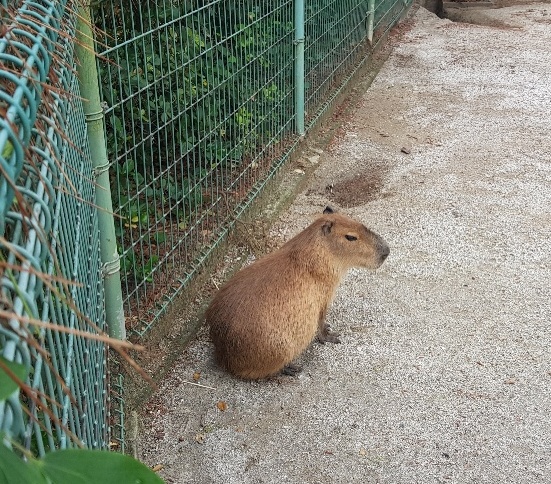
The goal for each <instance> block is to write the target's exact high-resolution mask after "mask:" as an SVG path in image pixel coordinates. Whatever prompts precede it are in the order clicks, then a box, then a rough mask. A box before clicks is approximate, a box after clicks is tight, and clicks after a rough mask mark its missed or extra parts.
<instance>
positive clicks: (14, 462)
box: [0, 434, 47, 484]
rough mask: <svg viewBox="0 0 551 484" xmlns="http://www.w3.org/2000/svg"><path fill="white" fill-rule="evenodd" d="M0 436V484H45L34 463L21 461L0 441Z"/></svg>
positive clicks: (0, 437) (0, 436) (44, 479)
mask: <svg viewBox="0 0 551 484" xmlns="http://www.w3.org/2000/svg"><path fill="white" fill-rule="evenodd" d="M2 438H3V435H1V434H0V483H1V484H4V483H5V484H11V483H14V484H15V483H17V484H46V483H47V481H46V478H45V477H44V476H43V475H42V474H40V471H39V469H38V468H37V466H36V465H35V462H34V461H31V463H27V462H24V461H22V460H21V459H20V458H19V457H18V456H17V455H15V453H14V452H13V451H12V450H10V449H8V448H7V447H6V446H5V445H4V444H3V443H2V441H1V439H2Z"/></svg>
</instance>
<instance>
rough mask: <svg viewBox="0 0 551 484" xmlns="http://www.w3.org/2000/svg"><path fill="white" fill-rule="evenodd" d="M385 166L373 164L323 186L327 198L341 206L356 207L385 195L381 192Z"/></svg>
mask: <svg viewBox="0 0 551 484" xmlns="http://www.w3.org/2000/svg"><path fill="white" fill-rule="evenodd" d="M386 171H387V169H386V167H384V166H373V167H370V168H368V169H366V170H364V171H362V172H361V173H358V174H356V175H354V176H353V177H350V178H347V179H344V180H342V181H340V182H338V183H335V184H330V185H327V186H326V187H325V195H326V196H327V198H328V199H329V200H331V201H332V202H334V203H336V204H337V205H339V206H341V207H343V208H351V207H357V206H359V205H363V204H365V203H368V202H371V201H373V200H377V199H379V198H383V197H387V196H388V195H389V194H388V193H383V188H384V185H385V183H384V177H385V174H386Z"/></svg>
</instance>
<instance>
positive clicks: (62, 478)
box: [8, 449, 164, 484]
mask: <svg viewBox="0 0 551 484" xmlns="http://www.w3.org/2000/svg"><path fill="white" fill-rule="evenodd" d="M42 464H43V465H42V472H43V473H44V475H46V476H47V477H49V478H50V479H51V480H52V482H54V483H55V484H97V483H98V482H99V483H101V484H121V483H126V482H128V483H132V484H162V483H163V482H164V481H163V480H162V479H161V478H160V477H159V476H157V474H155V473H154V472H153V471H152V470H151V469H149V467H147V466H146V465H144V464H142V463H141V462H139V461H137V460H135V459H133V458H132V457H130V456H128V455H123V454H117V453H115V452H107V451H101V450H87V449H65V450H60V451H57V452H52V453H50V454H46V456H45V457H44V458H43V459H42ZM8 482H14V483H15V482H25V481H17V480H13V481H8ZM30 482H32V481H30Z"/></svg>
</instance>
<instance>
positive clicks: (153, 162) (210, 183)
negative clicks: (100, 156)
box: [93, 0, 407, 334]
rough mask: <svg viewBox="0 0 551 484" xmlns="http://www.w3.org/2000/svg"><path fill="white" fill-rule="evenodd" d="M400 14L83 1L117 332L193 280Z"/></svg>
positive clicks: (386, 4) (336, 3)
mask: <svg viewBox="0 0 551 484" xmlns="http://www.w3.org/2000/svg"><path fill="white" fill-rule="evenodd" d="M406 7H407V4H406V3H404V2H403V1H402V0H399V1H395V0H392V1H388V0H385V1H383V2H378V3H377V2H375V1H374V0H333V1H330V0H323V1H322V0H304V1H302V0H286V1H279V2H273V1H267V0H243V1H239V2H229V1H223V0H211V1H206V0H193V1H190V0H185V1H184V0H158V1H156V2H137V1H134V0H104V1H97V2H95V4H94V5H93V18H94V20H95V25H96V26H97V28H98V29H99V30H98V34H97V36H96V41H97V47H96V48H97V51H98V54H99V60H98V70H99V72H100V83H101V97H102V100H103V101H104V102H105V116H106V117H105V130H106V133H107V145H108V151H109V153H108V156H109V161H110V163H111V166H112V171H111V182H112V192H113V197H114V199H113V206H114V210H115V212H116V214H117V216H118V219H117V222H116V232H117V237H118V246H119V253H120V256H121V267H122V280H123V289H124V291H123V292H124V304H125V313H126V315H127V318H126V321H127V327H128V329H129V330H131V331H132V332H134V333H138V334H143V333H144V332H146V331H147V330H148V329H150V328H151V326H152V324H154V322H155V321H156V319H157V318H158V317H159V316H160V315H162V314H163V312H164V311H165V309H166V308H167V307H168V306H169V305H170V303H171V301H172V300H173V299H174V298H175V297H176V296H177V295H178V293H179V292H180V291H181V290H182V289H183V288H184V287H185V286H186V284H187V283H188V282H189V281H190V279H191V278H192V277H193V276H194V275H195V274H196V273H197V271H199V270H201V268H202V266H203V263H204V262H205V261H206V260H207V259H208V256H209V254H210V253H211V251H212V250H213V248H215V247H216V246H217V244H218V243H219V242H220V241H221V240H222V239H223V238H224V236H225V235H226V233H227V231H228V229H230V228H231V226H232V224H233V222H234V220H235V219H236V218H237V217H239V215H240V214H241V213H242V212H243V210H244V209H245V208H246V207H247V205H248V204H249V203H250V201H251V200H252V199H253V198H254V197H255V196H256V194H257V193H259V191H260V190H261V189H262V187H263V186H264V185H265V184H266V182H267V181H268V180H269V179H270V178H271V177H272V176H273V175H274V174H275V173H276V172H277V170H278V168H279V167H280V166H281V165H282V164H283V162H284V161H285V160H286V159H287V157H288V156H289V154H290V153H291V152H292V150H293V149H294V148H295V147H296V145H297V142H298V140H299V136H300V135H301V134H303V132H304V130H305V126H306V127H310V126H312V125H313V123H314V122H315V120H316V119H317V118H318V116H319V115H320V114H321V113H322V112H323V110H324V109H325V108H326V107H327V105H328V104H329V103H330V102H331V100H332V98H333V97H334V96H335V95H336V94H337V93H338V92H339V91H340V90H341V88H342V87H343V86H344V85H345V83H346V80H347V79H348V78H349V77H350V75H351V73H352V72H353V71H354V70H355V69H356V68H357V67H358V66H359V65H361V63H362V62H364V61H365V59H366V58H368V54H369V52H370V50H371V48H372V46H373V44H374V43H377V42H378V41H379V39H380V38H381V36H382V35H383V34H384V32H385V31H386V30H388V29H389V28H390V27H391V26H392V25H393V24H394V23H395V22H396V20H397V19H398V17H399V15H400V14H401V13H403V11H404V9H405V8H406Z"/></svg>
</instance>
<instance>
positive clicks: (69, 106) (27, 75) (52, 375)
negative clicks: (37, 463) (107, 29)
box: [0, 1, 109, 455]
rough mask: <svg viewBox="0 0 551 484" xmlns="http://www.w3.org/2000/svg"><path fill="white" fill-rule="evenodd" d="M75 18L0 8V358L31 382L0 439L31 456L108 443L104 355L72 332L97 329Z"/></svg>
mask: <svg viewBox="0 0 551 484" xmlns="http://www.w3.org/2000/svg"><path fill="white" fill-rule="evenodd" d="M75 12H76V5H75V2H71V1H32V2H31V1H20V2H15V4H14V3H12V4H11V5H10V7H7V8H2V7H1V6H0V16H1V22H0V23H1V25H2V33H1V36H0V112H1V114H2V115H1V116H0V355H1V356H2V357H3V358H4V360H2V361H4V362H15V363H19V364H23V365H24V366H25V368H26V374H27V375H28V376H27V377H26V382H25V385H26V386H27V387H26V389H24V391H21V392H19V391H16V392H14V393H13V394H12V395H11V396H10V397H9V398H8V399H7V400H2V401H0V431H2V432H5V433H6V434H7V435H8V437H9V438H11V439H13V440H14V441H17V442H18V443H19V444H20V445H22V446H23V447H24V448H26V449H27V450H30V451H31V452H33V453H34V454H36V455H43V454H44V453H45V452H46V451H49V450H55V449H60V448H65V447H68V446H72V445H75V442H76V441H77V440H79V441H81V442H82V443H83V444H84V445H86V446H87V447H94V448H106V447H107V446H108V443H109V424H108V422H109V421H108V415H107V413H108V405H107V399H108V391H107V383H106V374H107V367H106V356H107V355H106V347H105V345H104V343H102V342H100V341H90V340H89V339H85V338H82V337H80V336H78V335H76V334H74V331H73V330H79V329H86V330H88V331H90V330H91V328H90V326H89V325H88V324H87V323H85V322H84V320H85V319H86V320H88V321H90V322H92V323H94V324H96V325H97V326H99V328H100V329H103V328H104V325H105V323H104V321H105V318H104V302H103V281H102V277H101V264H100V257H99V231H98V223H97V210H96V208H95V205H94V189H95V186H94V181H93V180H94V179H93V173H92V169H91V164H90V155H89V151H88V141H87V136H86V124H85V118H84V114H83V111H82V102H81V100H80V98H79V84H78V79H77V77H76V71H75V68H76V65H75V60H74V47H75V46H74V41H73V39H74V32H75V23H76V13H75ZM29 321H31V324H29ZM40 321H42V322H52V323H56V324H57V325H59V326H61V328H60V329H59V330H55V331H54V330H52V329H50V328H45V327H42V326H40V325H39V324H38V323H39V322H40ZM33 322H35V323H34V324H32V323H33ZM92 331H94V330H93V329H92ZM6 364H9V363H6ZM0 445H1V444H0Z"/></svg>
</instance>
